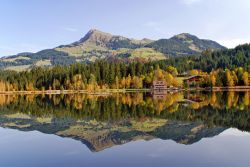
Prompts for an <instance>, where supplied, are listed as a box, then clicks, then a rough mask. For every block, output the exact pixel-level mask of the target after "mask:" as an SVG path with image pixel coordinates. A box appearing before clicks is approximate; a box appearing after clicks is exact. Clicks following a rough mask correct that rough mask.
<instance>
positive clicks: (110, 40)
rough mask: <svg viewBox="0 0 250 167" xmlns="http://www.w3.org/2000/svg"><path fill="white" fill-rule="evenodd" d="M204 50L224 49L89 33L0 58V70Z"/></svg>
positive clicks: (187, 38) (181, 40)
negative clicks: (32, 51) (43, 48)
mask: <svg viewBox="0 0 250 167" xmlns="http://www.w3.org/2000/svg"><path fill="white" fill-rule="evenodd" d="M206 49H212V50H216V49H225V47H223V46H221V45H220V44H218V43H216V42H214V41H210V40H202V39H199V38H198V37H196V36H193V35H190V34H179V35H176V36H174V37H172V38H170V39H162V40H159V41H154V40H150V39H147V38H144V39H142V40H136V39H131V38H126V37H123V36H119V35H112V34H110V33H105V32H102V31H99V30H96V29H92V30H90V31H89V32H88V33H87V34H86V35H85V36H84V37H83V38H81V39H80V40H79V41H76V42H73V43H71V44H68V45H61V46H58V47H55V48H52V49H45V50H42V51H39V52H37V53H21V54H17V55H13V56H6V57H2V58H0V69H7V70H15V71H25V70H30V69H32V68H34V67H50V66H56V65H70V64H74V63H77V62H78V63H80V62H84V63H90V62H95V61H96V60H101V59H105V60H107V61H110V60H111V61H112V60H116V61H121V62H151V61H158V60H166V59H168V58H169V57H175V56H194V55H200V54H201V52H202V51H204V50H206Z"/></svg>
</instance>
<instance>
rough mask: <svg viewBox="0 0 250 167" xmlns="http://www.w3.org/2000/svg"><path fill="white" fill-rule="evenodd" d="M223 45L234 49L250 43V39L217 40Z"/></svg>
mask: <svg viewBox="0 0 250 167" xmlns="http://www.w3.org/2000/svg"><path fill="white" fill-rule="evenodd" d="M217 41H218V42H219V43H220V44H221V45H224V46H226V47H227V48H234V47H236V46H238V45H241V44H246V43H250V39H242V38H238V39H237V38H235V39H222V40H217Z"/></svg>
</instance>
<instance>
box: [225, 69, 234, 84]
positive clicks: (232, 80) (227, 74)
mask: <svg viewBox="0 0 250 167" xmlns="http://www.w3.org/2000/svg"><path fill="white" fill-rule="evenodd" d="M226 80H227V86H234V79H233V77H232V75H231V71H230V70H228V69H227V70H226Z"/></svg>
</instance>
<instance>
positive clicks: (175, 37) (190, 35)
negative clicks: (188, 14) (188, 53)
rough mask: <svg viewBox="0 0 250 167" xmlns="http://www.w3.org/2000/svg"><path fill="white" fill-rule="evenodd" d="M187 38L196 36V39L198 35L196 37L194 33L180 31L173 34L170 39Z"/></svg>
mask: <svg viewBox="0 0 250 167" xmlns="http://www.w3.org/2000/svg"><path fill="white" fill-rule="evenodd" d="M188 38H197V39H198V37H196V36H195V35H192V34H189V33H181V34H178V35H175V36H173V37H172V38H171V39H179V40H185V39H188Z"/></svg>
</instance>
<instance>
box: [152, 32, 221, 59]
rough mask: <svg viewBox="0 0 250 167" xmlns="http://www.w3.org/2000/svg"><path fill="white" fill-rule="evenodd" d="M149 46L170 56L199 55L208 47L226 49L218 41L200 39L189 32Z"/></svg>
mask: <svg viewBox="0 0 250 167" xmlns="http://www.w3.org/2000/svg"><path fill="white" fill-rule="evenodd" d="M147 47H150V48H154V49H156V50H157V51H159V52H162V53H164V54H167V55H170V56H185V55H197V54H199V53H201V52H202V51H204V50H206V49H212V50H215V49H226V48H225V47H224V46H222V45H220V44H218V43H217V42H214V41H211V40H204V39H199V38H198V37H196V36H194V35H191V34H188V33H183V34H179V35H176V36H174V37H172V38H170V39H160V40H158V41H155V42H152V43H150V44H148V45H147Z"/></svg>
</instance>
